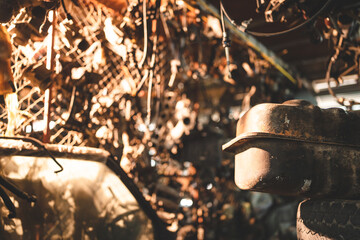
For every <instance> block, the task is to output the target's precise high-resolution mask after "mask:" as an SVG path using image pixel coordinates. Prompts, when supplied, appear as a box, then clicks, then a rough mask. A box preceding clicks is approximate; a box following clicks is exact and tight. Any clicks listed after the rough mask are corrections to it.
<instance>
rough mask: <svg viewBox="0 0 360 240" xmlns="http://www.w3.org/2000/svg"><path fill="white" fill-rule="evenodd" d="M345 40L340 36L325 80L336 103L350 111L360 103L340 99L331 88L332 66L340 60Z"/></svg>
mask: <svg viewBox="0 0 360 240" xmlns="http://www.w3.org/2000/svg"><path fill="white" fill-rule="evenodd" d="M343 40H344V36H343V35H340V37H339V40H338V44H337V47H336V50H335V54H334V55H333V56H332V57H331V59H330V62H329V65H328V67H327V70H326V75H325V80H326V82H327V85H328V90H329V93H330V94H331V95H332V96H333V97H334V98H335V99H336V101H337V102H338V103H339V104H340V105H342V106H345V107H346V108H348V109H350V110H351V108H352V106H354V105H359V104H360V102H357V101H355V100H353V99H350V100H348V99H345V98H343V97H338V96H337V95H336V94H335V92H334V91H333V90H332V88H331V86H330V78H331V69H332V66H333V65H334V63H335V62H336V60H337V59H338V57H339V54H340V48H341V47H342V44H343Z"/></svg>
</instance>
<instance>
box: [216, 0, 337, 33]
mask: <svg viewBox="0 0 360 240" xmlns="http://www.w3.org/2000/svg"><path fill="white" fill-rule="evenodd" d="M332 1H333V0H328V1H327V2H326V3H325V4H324V5H323V6H322V7H321V8H320V10H319V11H317V12H316V13H315V14H314V15H313V16H312V17H311V18H309V19H307V20H306V21H304V22H302V23H300V24H299V25H296V26H295V27H292V28H289V29H286V30H284V31H279V32H270V33H264V32H256V31H251V30H248V29H247V26H248V24H249V23H250V22H251V20H252V19H250V20H247V21H243V22H242V23H241V25H240V26H239V25H237V24H236V23H235V21H234V20H233V19H231V17H230V16H229V14H228V13H227V11H226V10H225V8H224V6H223V4H222V1H220V6H221V9H220V11H221V12H223V14H225V16H226V18H227V19H229V21H230V22H231V24H233V25H234V26H235V27H236V28H238V29H239V30H240V31H242V32H246V33H249V34H251V35H253V36H256V37H274V36H279V35H283V34H286V33H289V32H293V31H295V30H298V29H300V28H302V27H304V26H305V25H307V24H309V23H311V22H312V21H314V20H315V19H316V18H317V17H318V16H319V15H320V14H322V13H323V12H324V11H325V10H326V9H327V8H328V7H329V6H330V3H331V2H332Z"/></svg>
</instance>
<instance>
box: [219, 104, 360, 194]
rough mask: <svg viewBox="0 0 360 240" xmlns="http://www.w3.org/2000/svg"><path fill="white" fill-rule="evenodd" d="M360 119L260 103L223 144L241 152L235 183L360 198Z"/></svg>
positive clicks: (308, 106)
mask: <svg viewBox="0 0 360 240" xmlns="http://www.w3.org/2000/svg"><path fill="white" fill-rule="evenodd" d="M358 122H359V116H358V115H357V114H356V113H348V112H345V111H343V110H341V109H326V110H321V109H320V108H318V107H315V106H313V105H311V104H309V103H307V102H305V101H290V102H286V103H284V104H260V105H258V106H255V107H254V108H252V109H250V110H249V111H248V112H247V113H246V114H245V115H244V116H243V117H242V118H241V119H240V120H239V122H238V126H237V137H236V138H235V139H233V140H232V141H230V142H229V143H227V144H225V145H224V146H223V149H224V150H225V151H231V152H234V153H236V157H235V182H236V184H237V186H238V187H240V188H241V189H244V190H254V191H260V192H269V193H276V194H283V195H299V196H306V197H333V198H344V199H355V198H358V197H359V196H360V191H359V190H360V187H359V182H360V181H359V180H360V179H359V176H360V174H359V173H360V168H359V166H360V144H359V134H358V133H359V132H360V131H359V126H358Z"/></svg>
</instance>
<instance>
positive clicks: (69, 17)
mask: <svg viewBox="0 0 360 240" xmlns="http://www.w3.org/2000/svg"><path fill="white" fill-rule="evenodd" d="M60 1H61V6H62V7H63V9H64V12H65V14H66V18H67V19H68V20H72V19H73V17H72V16H71V14H70V13H69V12H68V10H67V9H66V6H65V2H64V0H60Z"/></svg>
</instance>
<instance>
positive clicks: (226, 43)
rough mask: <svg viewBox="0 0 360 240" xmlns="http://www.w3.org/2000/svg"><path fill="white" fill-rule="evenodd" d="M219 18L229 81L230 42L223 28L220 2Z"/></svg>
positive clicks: (223, 20) (222, 7)
mask: <svg viewBox="0 0 360 240" xmlns="http://www.w3.org/2000/svg"><path fill="white" fill-rule="evenodd" d="M220 16H221V26H222V32H223V39H222V43H223V47H224V48H225V57H226V66H227V71H228V77H229V79H232V76H231V70H230V45H231V41H230V39H229V36H228V34H227V32H226V28H225V18H224V6H223V4H222V1H220Z"/></svg>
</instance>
